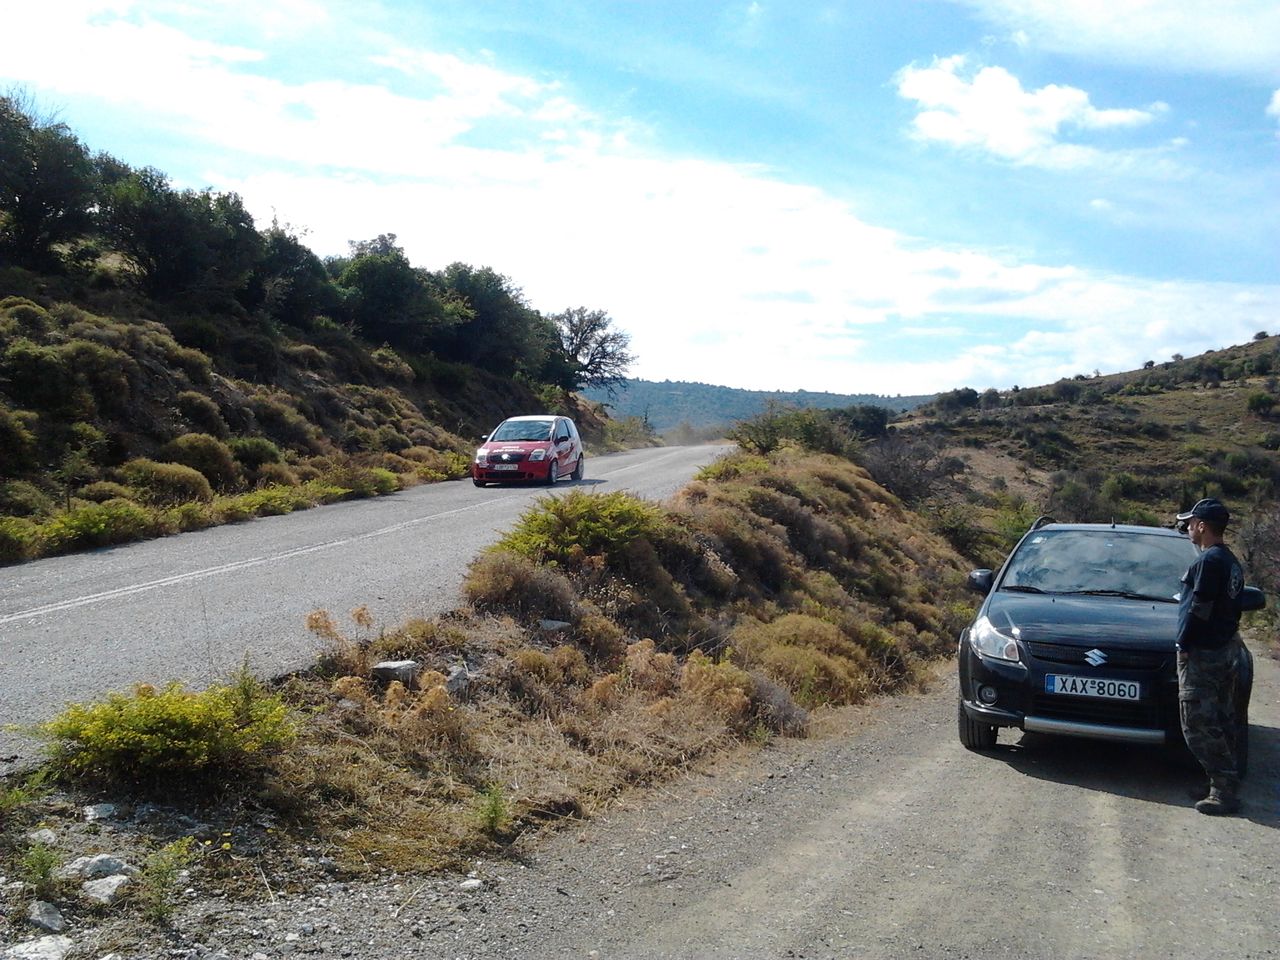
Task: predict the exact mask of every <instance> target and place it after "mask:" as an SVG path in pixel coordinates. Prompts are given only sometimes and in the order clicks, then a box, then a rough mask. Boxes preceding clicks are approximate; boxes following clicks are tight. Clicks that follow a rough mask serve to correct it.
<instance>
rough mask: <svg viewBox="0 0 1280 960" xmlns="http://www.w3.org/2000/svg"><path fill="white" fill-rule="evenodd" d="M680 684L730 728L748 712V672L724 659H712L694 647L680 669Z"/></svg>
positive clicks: (742, 723)
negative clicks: (722, 718)
mask: <svg viewBox="0 0 1280 960" xmlns="http://www.w3.org/2000/svg"><path fill="white" fill-rule="evenodd" d="M680 687H681V689H682V690H683V691H684V692H685V693H686V694H687V695H689V696H691V697H693V698H694V699H696V700H699V701H701V702H702V703H704V704H706V705H707V706H708V707H710V708H711V709H712V710H714V711H715V712H716V713H718V714H719V715H720V716H722V717H724V719H725V721H726V722H727V723H728V724H729V725H730V726H731V727H733V728H734V729H742V728H743V727H744V726H745V724H746V722H747V718H748V717H749V715H750V713H751V691H752V689H753V688H754V683H753V682H752V680H751V675H750V674H749V673H747V672H746V671H745V670H742V669H740V668H739V667H735V666H734V665H733V664H731V663H729V662H728V661H722V662H720V663H716V662H714V661H713V660H711V658H710V657H708V656H706V655H705V654H703V653H702V652H700V651H697V650H695V651H694V652H693V653H692V654H690V655H689V659H688V660H687V661H685V665H684V669H683V670H682V671H681V673H680Z"/></svg>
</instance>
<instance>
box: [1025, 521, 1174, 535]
mask: <svg viewBox="0 0 1280 960" xmlns="http://www.w3.org/2000/svg"><path fill="white" fill-rule="evenodd" d="M1035 529H1036V531H1037V532H1038V531H1040V530H1085V531H1089V530H1096V531H1104V530H1114V531H1117V532H1119V533H1152V534H1155V535H1157V536H1165V537H1183V536H1184V534H1181V533H1179V532H1178V531H1177V530H1174V529H1172V528H1170V527H1151V526H1146V525H1143V524H1136V523H1046V524H1044V525H1042V526H1039V527H1036V528H1035Z"/></svg>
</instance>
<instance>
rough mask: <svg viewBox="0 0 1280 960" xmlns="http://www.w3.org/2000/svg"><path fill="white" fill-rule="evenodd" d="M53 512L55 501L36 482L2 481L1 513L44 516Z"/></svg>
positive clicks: (0, 490) (0, 486)
mask: <svg viewBox="0 0 1280 960" xmlns="http://www.w3.org/2000/svg"><path fill="white" fill-rule="evenodd" d="M52 512H53V501H52V500H51V499H49V496H48V494H46V493H45V492H44V491H43V490H41V489H40V488H39V487H37V486H36V485H35V484H34V483H28V482H27V481H25V480H10V481H9V482H8V483H0V513H7V514H9V516H12V517H43V516H47V515H48V514H50V513H52Z"/></svg>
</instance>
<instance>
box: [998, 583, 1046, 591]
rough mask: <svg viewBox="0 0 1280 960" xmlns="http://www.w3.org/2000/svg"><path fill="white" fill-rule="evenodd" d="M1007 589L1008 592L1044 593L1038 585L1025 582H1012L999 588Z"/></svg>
mask: <svg viewBox="0 0 1280 960" xmlns="http://www.w3.org/2000/svg"><path fill="white" fill-rule="evenodd" d="M1000 589H1001V590H1008V591H1009V592H1010V593H1044V591H1043V590H1041V589H1040V588H1039V587H1032V586H1029V585H1027V584H1025V583H1012V584H1008V585H1006V586H1003V587H1001V588H1000Z"/></svg>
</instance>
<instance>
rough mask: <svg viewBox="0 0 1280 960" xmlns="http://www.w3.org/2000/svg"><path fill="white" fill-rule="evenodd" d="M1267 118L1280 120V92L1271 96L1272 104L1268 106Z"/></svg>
mask: <svg viewBox="0 0 1280 960" xmlns="http://www.w3.org/2000/svg"><path fill="white" fill-rule="evenodd" d="M1267 116H1269V117H1275V118H1276V119H1277V120H1280V90H1277V91H1276V92H1275V93H1273V94H1272V95H1271V103H1269V104H1268V105H1267Z"/></svg>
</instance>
